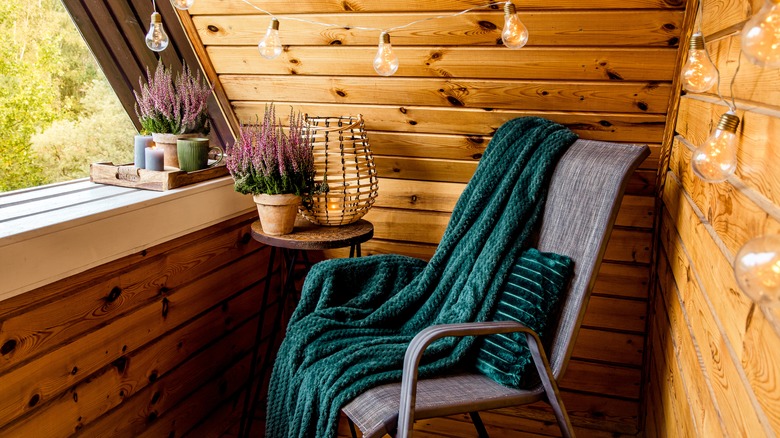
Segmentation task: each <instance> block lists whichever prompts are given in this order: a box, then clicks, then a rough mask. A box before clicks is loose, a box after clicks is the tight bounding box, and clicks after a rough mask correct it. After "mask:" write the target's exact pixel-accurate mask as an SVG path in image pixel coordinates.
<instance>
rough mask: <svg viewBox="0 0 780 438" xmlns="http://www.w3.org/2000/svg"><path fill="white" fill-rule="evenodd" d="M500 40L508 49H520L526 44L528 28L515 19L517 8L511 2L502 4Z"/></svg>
mask: <svg viewBox="0 0 780 438" xmlns="http://www.w3.org/2000/svg"><path fill="white" fill-rule="evenodd" d="M501 40H502V41H504V45H505V46H507V47H509V48H510V49H519V48H522V47H523V46H524V45H525V43H527V42H528V28H526V27H525V25H524V24H523V23H522V22H521V21H520V19H519V18H518V17H517V8H515V4H514V3H512V2H506V3H504V30H503V32H501Z"/></svg>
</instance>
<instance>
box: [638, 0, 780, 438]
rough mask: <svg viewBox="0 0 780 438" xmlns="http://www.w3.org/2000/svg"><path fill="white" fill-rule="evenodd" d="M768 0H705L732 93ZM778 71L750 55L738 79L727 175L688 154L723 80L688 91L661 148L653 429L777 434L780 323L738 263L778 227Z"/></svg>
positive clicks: (713, 47)
mask: <svg viewBox="0 0 780 438" xmlns="http://www.w3.org/2000/svg"><path fill="white" fill-rule="evenodd" d="M762 4H763V1H758V0H754V1H751V0H705V1H704V3H703V7H704V15H703V20H702V27H703V31H704V35H705V40H707V48H708V50H709V51H710V53H711V54H712V57H713V60H714V61H715V63H716V65H717V66H718V68H719V70H720V74H721V81H722V85H721V91H722V92H723V94H724V95H725V96H727V97H728V96H730V92H729V89H728V84H729V82H730V81H731V80H732V78H733V77H734V74H735V70H736V66H737V63H738V62H737V61H738V57H739V46H740V34H739V30H740V29H741V28H742V26H743V25H744V22H745V21H746V20H747V19H748V18H749V17H750V16H751V14H752V12H753V11H758V9H759V8H760V7H761V5H762ZM778 79H780V75H778V70H777V69H762V68H759V67H756V66H754V65H753V64H751V63H750V62H748V61H747V60H746V59H743V60H742V64H741V68H740V70H739V73H738V76H737V79H736V82H735V84H734V97H735V98H736V103H737V107H738V108H739V110H738V111H737V115H738V116H739V117H740V118H741V120H742V123H741V125H740V127H739V131H738V134H739V152H738V159H739V166H738V168H737V171H736V174H735V175H734V176H733V177H731V178H730V179H729V180H728V181H726V182H724V183H720V184H707V183H704V182H702V181H701V180H700V179H698V178H697V177H696V176H695V175H694V174H693V172H692V170H691V167H690V159H691V154H692V150H693V149H694V148H695V147H696V146H697V145H699V144H701V143H702V142H703V141H704V139H705V138H706V137H707V136H708V135H709V133H710V131H711V130H712V129H713V124H716V123H717V121H718V119H719V117H720V115H721V114H722V113H724V112H726V111H727V110H728V108H727V107H726V106H725V105H724V104H723V103H722V102H720V101H719V99H718V97H717V95H716V94H715V90H714V89H713V90H711V91H710V92H709V93H704V94H687V95H685V96H683V97H682V98H681V99H680V106H679V114H678V117H677V120H676V128H675V132H674V137H673V138H672V139H671V141H670V143H669V144H668V145H665V146H664V147H665V148H666V150H668V151H669V157H670V159H669V166H668V168H666V167H665V168H664V169H663V170H664V172H663V174H664V177H665V184H664V185H663V190H662V192H661V194H660V195H661V196H662V200H663V209H662V216H661V227H660V235H659V240H660V250H659V257H658V288H657V291H656V292H655V293H654V298H653V300H652V305H651V308H652V309H653V311H652V313H651V317H650V319H651V329H650V333H651V334H650V336H649V338H650V340H649V342H648V345H649V354H648V357H649V358H650V361H649V367H648V373H647V378H648V382H647V385H646V391H645V396H646V400H647V405H648V421H647V423H646V429H645V432H646V435H647V436H648V437H655V436H706V437H717V436H750V437H759V436H776V435H777V434H779V433H780V387H778V384H779V382H780V367H779V366H778V364H779V363H780V327H778V326H777V325H773V324H772V323H770V322H769V321H768V320H767V315H766V314H765V313H764V312H765V311H764V310H763V309H761V308H758V307H756V306H755V305H754V304H753V303H752V301H751V300H750V299H749V298H748V297H747V296H746V295H744V294H743V293H742V291H741V290H740V289H739V287H738V286H737V284H736V282H735V279H734V276H733V273H732V266H733V262H734V256H735V255H736V253H737V252H738V251H739V249H740V247H741V246H742V245H743V244H744V243H745V242H746V241H748V240H749V239H751V238H753V237H756V236H759V235H762V234H776V233H778V232H780V209H778V206H780V198H779V197H778V194H780V174H779V173H778V172H777V166H778V165H780V145H778V143H777V142H776V141H775V140H774V138H776V136H780V106H778V102H780V100H778ZM775 317H777V315H776V316H775ZM776 321H780V319H776Z"/></svg>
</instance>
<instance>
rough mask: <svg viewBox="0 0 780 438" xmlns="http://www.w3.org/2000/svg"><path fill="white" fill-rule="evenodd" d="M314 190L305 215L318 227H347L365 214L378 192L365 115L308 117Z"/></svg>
mask: <svg viewBox="0 0 780 438" xmlns="http://www.w3.org/2000/svg"><path fill="white" fill-rule="evenodd" d="M305 124H306V126H305V129H306V130H307V131H308V132H309V133H310V134H311V142H312V150H313V152H314V171H315V174H314V185H315V191H314V192H313V193H311V194H309V196H307V199H306V201H305V202H304V208H303V209H302V210H301V213H302V214H303V216H304V217H305V218H306V219H308V220H309V221H311V222H314V223H315V224H319V225H330V226H336V225H346V224H350V223H352V222H355V221H357V220H358V219H360V218H361V217H363V215H365V214H366V213H367V212H368V210H369V209H370V208H371V206H372V205H373V204H374V200H375V199H376V196H377V192H378V189H379V186H378V183H377V177H376V166H375V165H374V156H373V155H372V154H371V150H370V149H369V147H368V140H367V138H366V131H365V128H364V122H363V116H362V115H358V116H357V117H354V116H343V117H309V116H308V115H307V116H306V122H305Z"/></svg>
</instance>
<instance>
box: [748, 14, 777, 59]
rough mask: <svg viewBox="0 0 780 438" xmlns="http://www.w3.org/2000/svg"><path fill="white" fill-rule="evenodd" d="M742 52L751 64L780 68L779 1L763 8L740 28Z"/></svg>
mask: <svg viewBox="0 0 780 438" xmlns="http://www.w3.org/2000/svg"><path fill="white" fill-rule="evenodd" d="M742 52H743V53H744V54H745V57H747V59H749V60H750V62H752V63H753V64H757V65H759V66H761V67H770V68H777V67H780V0H765V2H764V6H763V7H762V8H761V10H760V11H758V14H756V15H754V16H753V17H752V18H751V19H750V20H748V22H747V23H745V27H743V28H742Z"/></svg>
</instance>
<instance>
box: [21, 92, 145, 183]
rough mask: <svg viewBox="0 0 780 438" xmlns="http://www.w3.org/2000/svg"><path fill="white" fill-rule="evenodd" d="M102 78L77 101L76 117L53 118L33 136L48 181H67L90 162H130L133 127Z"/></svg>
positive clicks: (85, 169) (81, 174)
mask: <svg viewBox="0 0 780 438" xmlns="http://www.w3.org/2000/svg"><path fill="white" fill-rule="evenodd" d="M112 94H113V91H112V90H111V87H110V86H109V85H108V82H106V81H105V80H98V79H95V80H93V81H92V83H91V84H90V86H89V87H88V88H87V90H86V93H85V94H84V97H83V98H82V99H81V101H80V102H78V104H79V106H80V107H81V108H82V109H83V111H82V113H81V114H80V115H79V117H78V118H77V119H76V120H67V119H63V120H56V121H54V123H52V124H51V126H50V127H49V128H47V129H46V130H45V131H43V132H42V133H40V134H36V135H33V136H32V150H33V151H34V152H35V153H36V154H37V155H38V157H40V158H39V162H40V163H41V164H42V166H43V170H42V171H43V176H44V177H45V178H46V180H47V181H49V182H55V181H68V180H71V179H75V178H81V177H84V176H86V175H88V174H89V164H90V163H94V162H101V161H113V162H114V163H115V164H125V163H132V162H133V146H132V145H133V136H132V133H133V132H134V128H133V125H132V123H131V122H130V118H129V117H128V116H127V113H126V112H125V111H124V110H123V109H122V107H121V106H119V105H117V104H116V97H115V96H113V95H112Z"/></svg>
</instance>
